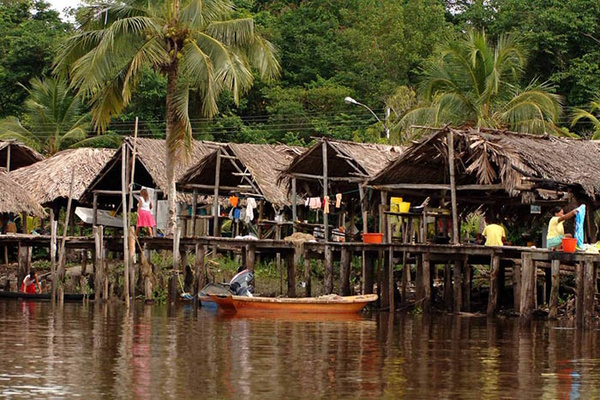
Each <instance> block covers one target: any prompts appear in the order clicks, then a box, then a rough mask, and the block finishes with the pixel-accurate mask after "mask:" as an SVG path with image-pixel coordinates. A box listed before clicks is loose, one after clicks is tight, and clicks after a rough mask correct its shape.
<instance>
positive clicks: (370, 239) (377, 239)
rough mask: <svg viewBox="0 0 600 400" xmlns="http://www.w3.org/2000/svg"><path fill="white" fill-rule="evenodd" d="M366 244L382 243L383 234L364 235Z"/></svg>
mask: <svg viewBox="0 0 600 400" xmlns="http://www.w3.org/2000/svg"><path fill="white" fill-rule="evenodd" d="M362 237H363V242H364V243H381V242H382V241H383V233H363V234H362Z"/></svg>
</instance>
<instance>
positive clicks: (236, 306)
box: [209, 294, 377, 314]
mask: <svg viewBox="0 0 600 400" xmlns="http://www.w3.org/2000/svg"><path fill="white" fill-rule="evenodd" d="M209 297H210V298H211V299H212V300H213V301H214V302H215V303H217V305H218V307H219V309H221V310H223V311H226V312H235V313H238V314H260V313H306V314H356V313H358V312H360V311H361V310H362V309H363V308H364V307H365V306H366V305H367V304H368V303H370V302H373V301H375V300H377V295H376V294H373V295H362V296H346V297H342V296H322V297H308V298H271V297H243V296H225V295H209Z"/></svg>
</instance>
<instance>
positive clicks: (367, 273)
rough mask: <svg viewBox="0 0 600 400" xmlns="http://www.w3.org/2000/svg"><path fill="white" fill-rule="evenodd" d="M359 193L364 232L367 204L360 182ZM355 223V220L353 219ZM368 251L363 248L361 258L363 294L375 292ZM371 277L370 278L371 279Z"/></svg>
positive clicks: (363, 229)
mask: <svg viewBox="0 0 600 400" xmlns="http://www.w3.org/2000/svg"><path fill="white" fill-rule="evenodd" d="M358 195H359V198H360V211H361V215H362V225H363V226H362V231H363V233H367V232H368V224H367V217H368V215H367V210H366V206H365V189H364V188H363V186H362V185H361V184H360V183H359V184H358ZM351 222H352V223H353V221H351ZM367 258H370V257H367V253H366V252H365V251H364V250H363V252H362V258H361V264H362V265H361V267H362V278H363V279H362V292H363V294H370V293H373V273H372V271H373V260H372V259H371V260H370V261H369V262H368V261H367ZM369 278H370V280H369ZM369 285H370V288H369Z"/></svg>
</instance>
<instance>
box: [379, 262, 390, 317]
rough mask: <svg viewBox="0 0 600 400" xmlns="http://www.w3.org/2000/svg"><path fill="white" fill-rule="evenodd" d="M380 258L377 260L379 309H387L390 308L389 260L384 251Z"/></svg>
mask: <svg viewBox="0 0 600 400" xmlns="http://www.w3.org/2000/svg"><path fill="white" fill-rule="evenodd" d="M381 253H382V257H380V258H379V261H380V262H381V264H380V265H381V266H380V270H381V308H382V309H384V310H385V309H389V307H390V287H391V282H390V259H389V257H386V256H387V253H386V252H385V251H382V252H381Z"/></svg>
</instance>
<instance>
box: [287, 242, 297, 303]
mask: <svg viewBox="0 0 600 400" xmlns="http://www.w3.org/2000/svg"><path fill="white" fill-rule="evenodd" d="M285 264H286V266H287V296H288V297H296V268H295V267H296V264H295V263H294V253H286V254H285Z"/></svg>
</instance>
